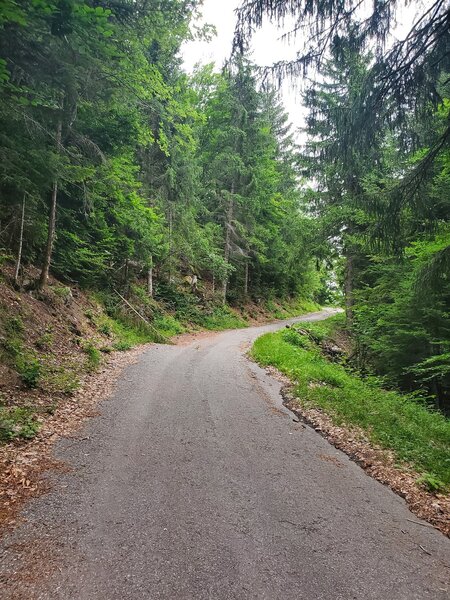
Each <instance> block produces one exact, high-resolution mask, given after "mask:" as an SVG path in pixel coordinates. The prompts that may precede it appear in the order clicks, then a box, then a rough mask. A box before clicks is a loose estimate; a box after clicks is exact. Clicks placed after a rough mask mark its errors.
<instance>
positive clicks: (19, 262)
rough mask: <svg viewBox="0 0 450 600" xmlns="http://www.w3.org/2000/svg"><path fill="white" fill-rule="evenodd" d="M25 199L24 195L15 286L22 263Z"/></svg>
mask: <svg viewBox="0 0 450 600" xmlns="http://www.w3.org/2000/svg"><path fill="white" fill-rule="evenodd" d="M25 198H26V195H25V194H24V195H23V200H22V215H21V217H20V234H19V247H18V248H17V259H16V268H15V269H14V283H15V284H17V283H18V281H19V271H20V265H21V262H22V247H23V226H24V223H25Z"/></svg>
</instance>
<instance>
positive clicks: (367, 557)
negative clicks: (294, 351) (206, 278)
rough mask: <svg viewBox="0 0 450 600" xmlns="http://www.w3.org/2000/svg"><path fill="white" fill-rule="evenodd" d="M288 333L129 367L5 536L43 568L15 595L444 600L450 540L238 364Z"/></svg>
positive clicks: (153, 355) (270, 384) (64, 447)
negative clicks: (51, 485) (63, 466)
mask: <svg viewBox="0 0 450 600" xmlns="http://www.w3.org/2000/svg"><path fill="white" fill-rule="evenodd" d="M323 316H324V315H323V313H318V314H315V315H311V316H310V317H308V318H309V319H319V318H323ZM282 326H283V324H274V325H270V326H265V327H260V328H253V329H247V330H239V331H230V332H225V333H220V334H214V335H211V336H210V337H204V338H200V339H198V340H196V341H194V342H192V343H189V344H188V345H180V346H163V345H156V346H154V347H152V348H151V349H150V350H148V351H147V352H146V353H145V354H144V355H143V356H142V357H141V359H140V361H139V362H138V363H137V364H136V365H134V366H132V367H130V368H128V370H127V371H126V373H125V375H124V377H123V378H122V380H121V383H120V386H119V388H118V391H117V393H116V394H115V396H114V397H113V398H112V399H110V400H109V401H106V402H104V403H103V404H102V408H101V415H100V416H99V417H97V418H94V419H91V420H90V421H89V422H88V423H87V425H86V426H85V428H84V430H83V432H82V436H81V439H79V440H75V441H74V440H66V441H64V442H61V443H60V444H59V446H58V449H57V454H58V456H59V457H60V458H62V459H63V460H64V461H66V462H68V463H69V464H70V465H72V466H73V467H74V468H73V471H72V472H71V473H68V474H65V475H59V476H58V477H57V478H56V482H55V483H56V485H55V489H54V491H53V492H52V493H50V494H48V495H46V496H44V497H41V498H40V499H38V500H36V501H34V502H33V503H31V504H30V505H29V507H28V509H27V511H26V516H27V519H28V522H27V524H26V525H25V526H22V527H20V528H18V529H17V530H16V532H15V533H14V534H13V536H12V539H10V540H9V541H10V542H12V541H13V542H14V543H15V552H16V553H17V548H20V547H21V546H20V544H21V543H23V542H26V543H28V544H29V543H30V541H33V540H34V542H33V543H34V544H35V549H36V550H35V559H36V564H37V573H38V575H37V576H36V569H35V570H34V571H33V573H30V577H29V578H28V580H27V581H25V582H24V581H22V582H21V583H20V590H17V589H15V591H14V590H13V588H14V586H12V584H11V581H9V583H10V584H11V585H10V588H9V593H10V594H11V597H13V596H14V593H15V594H16V596H15V597H19V594H18V592H20V593H21V594H22V596H21V597H24V598H27V599H30V598H41V599H52V600H59V599H76V600H128V599H132V600H138V599H139V600H147V599H148V600H156V599H164V600H169V599H170V600H172V599H182V600H207V599H211V600H238V599H239V600H241V599H242V600H244V599H245V600H246V599H252V600H263V599H267V600H290V599H295V600H302V599H303V600H356V599H358V600H359V599H364V600H370V599H373V600H375V599H376V600H382V599H383V600H415V599H417V600H424V599H432V600H438V599H444V598H448V595H447V592H446V591H445V590H446V589H448V587H447V585H446V581H447V583H448V576H449V574H450V570H449V568H448V566H449V564H450V560H449V558H450V553H449V549H450V544H449V541H448V540H447V539H446V538H445V537H444V536H443V535H441V534H440V533H439V532H437V531H435V530H434V529H431V528H429V527H425V526H419V525H416V524H413V523H410V522H409V521H407V519H408V518H410V519H413V520H417V519H416V518H415V517H414V516H413V515H411V513H410V512H409V511H408V510H407V508H406V506H405V504H404V502H403V501H402V500H401V499H400V498H399V497H397V496H395V495H394V494H393V493H391V491H390V490H388V489H387V488H386V487H384V486H382V485H381V484H379V483H377V482H376V481H374V480H372V479H371V478H369V477H368V476H367V475H366V474H365V473H364V472H363V471H362V470H361V469H360V468H359V467H358V466H357V465H355V464H354V463H352V462H351V461H349V460H348V459H347V457H346V456H345V455H344V454H342V453H340V452H339V451H337V450H335V449H334V448H333V447H332V446H330V445H329V444H328V443H327V442H326V441H325V440H324V439H323V438H322V437H320V436H319V435H318V434H317V433H316V432H315V431H313V430H312V429H310V428H308V427H304V426H302V425H301V424H299V423H295V422H294V421H293V420H292V418H291V417H290V415H289V414H287V413H286V412H285V411H284V410H283V409H281V408H280V397H279V384H278V383H277V382H275V381H274V380H272V379H271V378H270V377H268V376H267V375H266V374H265V372H264V371H262V370H261V369H259V367H257V366H256V365H254V364H252V363H250V362H249V361H248V360H247V359H246V358H245V357H244V356H243V351H244V349H245V348H246V347H248V344H249V343H250V342H251V341H252V340H253V339H254V338H256V337H257V336H258V335H259V334H261V333H262V332H264V331H268V330H275V329H277V328H278V327H282ZM420 546H422V547H423V548H424V549H425V550H426V551H427V552H429V553H430V554H427V553H425V552H424V551H423V550H422V549H421V548H420ZM16 558H17V557H16V556H15V554H14V552H13V551H12V550H9V551H7V552H6V553H5V554H4V561H5V565H6V566H7V567H8V568H9V569H11V568H13V567H14V564H15V563H14V560H15V559H16ZM445 565H447V566H445ZM16 568H17V569H19V568H20V561H19V563H17V565H16Z"/></svg>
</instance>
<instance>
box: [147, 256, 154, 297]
mask: <svg viewBox="0 0 450 600" xmlns="http://www.w3.org/2000/svg"><path fill="white" fill-rule="evenodd" d="M147 291H148V295H149V296H150V298H153V257H152V256H151V257H150V264H149V266H148V273H147Z"/></svg>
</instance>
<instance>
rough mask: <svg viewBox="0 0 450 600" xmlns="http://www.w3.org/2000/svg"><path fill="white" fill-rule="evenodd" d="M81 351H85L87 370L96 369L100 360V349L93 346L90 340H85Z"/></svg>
mask: <svg viewBox="0 0 450 600" xmlns="http://www.w3.org/2000/svg"><path fill="white" fill-rule="evenodd" d="M82 348H83V352H85V354H86V357H87V362H86V369H87V371H96V370H97V369H98V367H99V366H100V362H101V358H102V357H101V353H100V350H99V349H98V348H97V347H96V346H95V344H94V342H92V341H89V340H87V341H85V342H84V343H83V346H82Z"/></svg>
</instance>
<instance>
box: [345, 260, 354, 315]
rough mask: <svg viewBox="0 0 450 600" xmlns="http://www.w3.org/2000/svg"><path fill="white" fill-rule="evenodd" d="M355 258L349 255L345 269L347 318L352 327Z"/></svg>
mask: <svg viewBox="0 0 450 600" xmlns="http://www.w3.org/2000/svg"><path fill="white" fill-rule="evenodd" d="M353 260H354V259H353V256H351V255H349V254H347V255H346V261H347V265H346V267H345V282H344V293H345V315H346V318H347V324H348V325H350V326H351V325H352V323H353V276H354V265H353Z"/></svg>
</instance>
